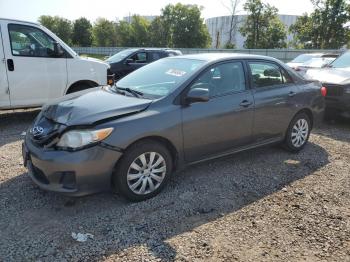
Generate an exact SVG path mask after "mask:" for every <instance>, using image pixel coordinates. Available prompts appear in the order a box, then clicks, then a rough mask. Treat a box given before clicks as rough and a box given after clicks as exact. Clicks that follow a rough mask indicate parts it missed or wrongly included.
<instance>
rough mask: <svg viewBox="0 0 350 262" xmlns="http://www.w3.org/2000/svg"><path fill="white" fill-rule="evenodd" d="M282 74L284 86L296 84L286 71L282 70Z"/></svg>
mask: <svg viewBox="0 0 350 262" xmlns="http://www.w3.org/2000/svg"><path fill="white" fill-rule="evenodd" d="M281 72H282V78H283V83H284V84H292V83H294V81H293V79H292V78H291V77H290V75H289V74H288V73H287V72H286V71H285V70H283V69H282V70H281Z"/></svg>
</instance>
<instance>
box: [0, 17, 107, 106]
mask: <svg viewBox="0 0 350 262" xmlns="http://www.w3.org/2000/svg"><path fill="white" fill-rule="evenodd" d="M109 72H110V71H109V65H108V64H106V63H104V62H102V61H99V60H97V59H90V58H82V57H79V55H77V54H76V53H75V52H74V51H73V50H72V49H71V48H70V47H69V46H68V45H66V44H65V43H64V42H63V41H62V40H61V39H59V38H58V37H57V36H56V35H55V34H53V33H52V32H51V31H50V30H48V29H47V28H45V27H44V26H42V25H39V24H36V23H31V22H24V21H17V20H10V19H2V18H0V109H12V108H27V107H36V106H41V105H43V104H45V103H47V102H49V101H50V100H52V99H55V98H58V97H61V96H63V95H65V94H68V93H72V92H76V91H80V90H83V89H86V88H90V87H95V86H99V85H106V84H107V83H108V82H109V81H112V80H111V76H110V74H109Z"/></svg>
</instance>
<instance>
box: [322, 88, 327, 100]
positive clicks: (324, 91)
mask: <svg viewBox="0 0 350 262" xmlns="http://www.w3.org/2000/svg"><path fill="white" fill-rule="evenodd" d="M321 94H322V96H323V97H325V96H326V95H327V87H325V86H322V87H321Z"/></svg>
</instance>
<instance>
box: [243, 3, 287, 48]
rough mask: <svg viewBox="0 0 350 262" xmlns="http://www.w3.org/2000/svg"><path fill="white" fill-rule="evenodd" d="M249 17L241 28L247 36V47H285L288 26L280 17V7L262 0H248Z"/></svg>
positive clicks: (246, 4) (246, 9) (246, 7)
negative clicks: (286, 26)
mask: <svg viewBox="0 0 350 262" xmlns="http://www.w3.org/2000/svg"><path fill="white" fill-rule="evenodd" d="M244 10H245V11H247V12H248V17H247V19H246V21H245V22H244V24H243V26H242V27H241V28H240V32H241V34H242V35H243V36H244V37H246V41H245V43H244V46H245V48H264V49H265V48H266V49H267V48H284V47H286V42H285V39H286V36H287V33H286V28H285V26H284V25H283V23H282V22H281V20H280V19H279V17H278V15H277V14H278V9H277V8H275V7H273V6H271V5H269V4H264V3H263V2H261V0H248V1H247V2H246V3H245V5H244Z"/></svg>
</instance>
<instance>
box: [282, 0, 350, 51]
mask: <svg viewBox="0 0 350 262" xmlns="http://www.w3.org/2000/svg"><path fill="white" fill-rule="evenodd" d="M312 3H313V4H314V7H315V11H314V12H313V13H311V14H310V16H308V15H307V14H304V15H303V16H302V17H300V18H298V19H297V22H296V23H295V24H294V25H292V26H291V27H290V29H289V30H290V32H291V33H292V34H293V35H294V39H295V41H294V42H293V45H294V46H295V47H301V48H315V49H338V48H340V47H342V46H343V45H345V44H346V43H347V42H348V41H349V30H348V29H346V28H344V24H345V23H346V22H348V21H349V19H350V4H349V3H347V1H345V0H312Z"/></svg>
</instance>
